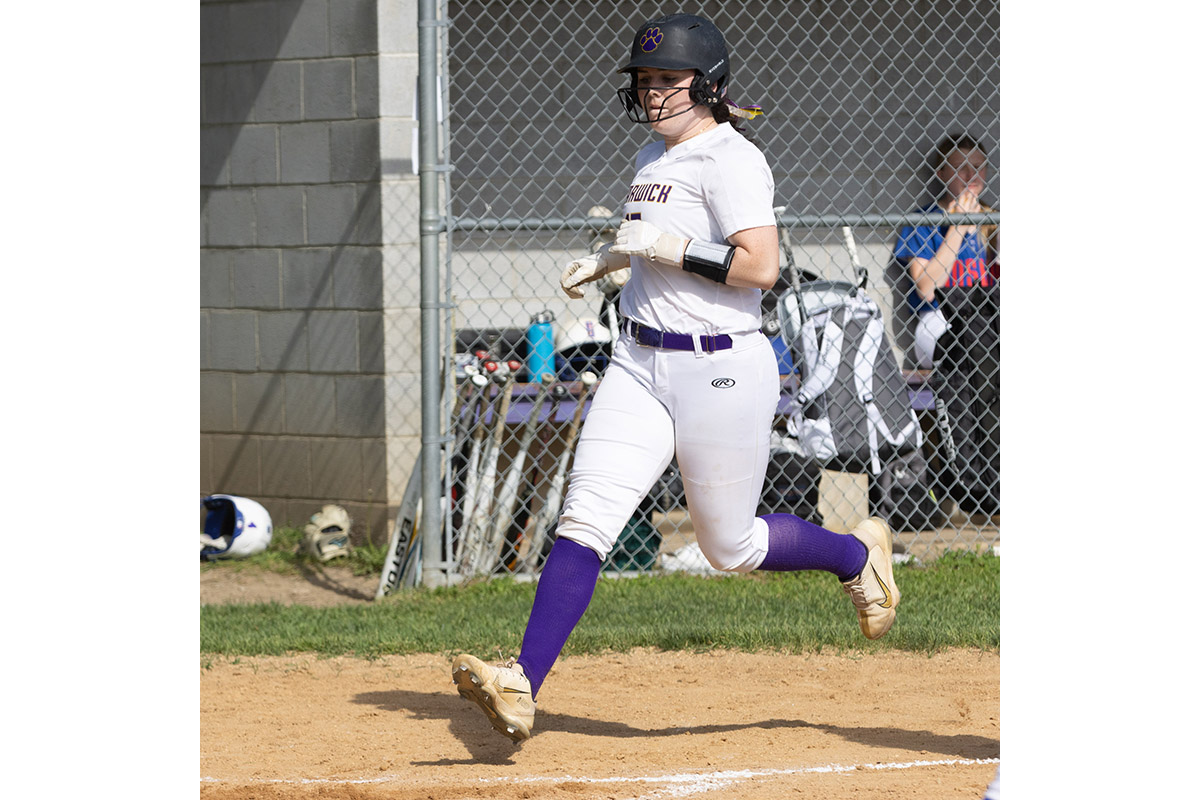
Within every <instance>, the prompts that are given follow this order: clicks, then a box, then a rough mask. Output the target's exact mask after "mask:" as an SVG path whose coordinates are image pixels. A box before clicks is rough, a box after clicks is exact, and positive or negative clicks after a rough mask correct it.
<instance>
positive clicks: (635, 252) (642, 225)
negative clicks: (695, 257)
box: [612, 219, 688, 267]
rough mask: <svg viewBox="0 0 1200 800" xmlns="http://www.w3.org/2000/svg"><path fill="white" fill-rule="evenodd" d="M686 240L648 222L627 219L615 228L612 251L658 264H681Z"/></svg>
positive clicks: (676, 265)
mask: <svg viewBox="0 0 1200 800" xmlns="http://www.w3.org/2000/svg"><path fill="white" fill-rule="evenodd" d="M687 243H688V240H687V239H685V238H684V237H682V236H676V235H675V234H673V233H663V232H662V231H660V230H659V229H658V228H656V227H654V226H653V225H651V224H650V223H649V222H644V221H643V220H640V219H627V220H625V221H624V222H622V223H621V227H619V228H617V239H616V241H615V242H613V246H612V251H613V252H614V253H623V254H625V255H627V256H641V257H642V258H650V259H653V260H655V261H657V262H659V263H660V264H670V265H672V266H675V267H679V266H682V265H683V249H684V247H686V246H687Z"/></svg>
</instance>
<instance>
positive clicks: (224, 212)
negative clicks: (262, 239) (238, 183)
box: [201, 189, 254, 247]
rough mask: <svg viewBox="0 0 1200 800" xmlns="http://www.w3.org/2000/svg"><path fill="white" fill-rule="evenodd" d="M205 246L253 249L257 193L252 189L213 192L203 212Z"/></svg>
mask: <svg viewBox="0 0 1200 800" xmlns="http://www.w3.org/2000/svg"><path fill="white" fill-rule="evenodd" d="M201 213H202V215H203V217H204V223H205V242H206V243H207V244H208V245H210V246H213V247H220V246H225V247H250V246H253V245H254V193H253V191H252V190H250V189H213V190H212V191H210V192H208V200H207V202H206V203H205V204H204V207H203V209H202V211H201Z"/></svg>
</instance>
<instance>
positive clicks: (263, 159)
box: [229, 125, 279, 185]
mask: <svg viewBox="0 0 1200 800" xmlns="http://www.w3.org/2000/svg"><path fill="white" fill-rule="evenodd" d="M278 137H279V132H278V130H277V126H275V125H243V126H241V127H240V128H238V129H237V135H236V137H235V138H234V140H233V146H232V148H231V149H230V152H229V180H230V181H231V182H232V183H234V184H242V185H245V184H262V183H276V182H277V181H278V180H279V144H278Z"/></svg>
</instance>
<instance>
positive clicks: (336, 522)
mask: <svg viewBox="0 0 1200 800" xmlns="http://www.w3.org/2000/svg"><path fill="white" fill-rule="evenodd" d="M350 522H351V519H350V515H349V514H348V513H346V509H344V508H342V507H341V506H334V505H328V506H323V507H322V508H321V510H320V511H318V512H317V513H316V514H313V515H312V517H311V518H310V521H309V523H308V524H307V525H305V526H304V549H305V550H306V551H307V552H308V553H309V554H310V555H312V556H313V557H314V558H316V559H317V560H319V561H330V560H331V559H334V558H338V557H339V556H345V555H349V554H350Z"/></svg>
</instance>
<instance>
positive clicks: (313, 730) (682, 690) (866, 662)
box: [199, 568, 1000, 800]
mask: <svg viewBox="0 0 1200 800" xmlns="http://www.w3.org/2000/svg"><path fill="white" fill-rule="evenodd" d="M376 583H377V578H374V577H366V578H356V577H354V576H353V575H351V574H349V572H347V571H345V570H340V569H337V568H331V569H326V570H324V571H321V572H317V573H313V574H310V575H307V576H302V577H286V576H279V575H268V574H262V573H248V572H237V571H234V570H220V569H217V570H210V571H206V572H203V573H201V579H200V598H201V602H204V603H222V602H259V601H269V600H277V601H279V602H281V603H306V604H311V605H336V604H345V603H368V602H371V600H370V598H371V597H372V596H373V594H374V589H375V585H376ZM900 613H901V615H903V613H904V612H903V606H901V609H900ZM480 655H482V654H480ZM200 701H201V710H200V712H201V713H200V765H199V766H200V769H199V775H200V797H201V798H203V800H247V799H249V798H258V799H260V800H274V799H275V798H304V799H307V798H323V799H331V800H342V798H345V799H346V800H377V799H378V800H382V799H383V798H388V799H389V800H418V799H420V800H452V799H454V800H457V799H458V798H485V797H486V798H496V799H497V800H510V798H511V799H512V800H516V799H517V798H551V799H553V798H576V799H582V800H590V799H591V798H613V799H614V800H635V799H636V800H650V798H676V797H702V798H706V799H707V798H712V799H713V800H715V799H716V798H722V800H724V799H725V798H730V799H732V800H741V799H742V798H745V800H750V798H753V799H754V800H775V799H776V798H785V797H786V798H794V797H798V796H803V797H805V798H809V799H810V800H832V798H845V797H850V796H853V797H855V798H864V799H865V800H871V799H873V798H905V797H908V798H981V797H982V796H983V792H984V789H985V787H986V786H987V783H988V781H990V780H991V778H992V777H993V775H994V774H995V771H996V769H997V764H998V761H999V757H1000V719H999V716H1000V657H999V655H998V654H995V653H980V652H975V651H965V650H960V651H953V652H949V653H943V654H939V655H936V656H932V657H927V656H923V655H909V654H900V653H881V654H866V653H854V654H833V653H828V654H826V653H822V654H803V655H773V654H739V653H729V652H714V653H705V654H690V653H661V652H657V651H650V650H642V651H635V652H632V653H626V654H610V655H605V656H599V657H568V658H564V659H562V660H560V662H559V663H558V664H557V665H556V666H555V669H554V671H553V672H552V673H551V674H550V676H549V678H548V679H547V680H546V683H545V685H544V687H543V690H542V692H541V694H540V695H539V702H538V714H537V718H536V725H535V729H534V736H533V738H531V739H530V740H529V741H527V742H525V743H523V744H522V745H520V746H516V745H514V744H513V743H512V742H510V741H509V740H508V739H506V738H504V737H502V736H500V735H499V734H497V733H495V732H494V731H493V730H492V728H491V726H490V725H489V724H488V723H487V721H486V719H485V718H484V716H483V714H482V713H481V712H480V711H479V710H478V709H477V708H476V707H475V706H474V705H473V704H471V703H469V702H467V701H465V700H462V699H461V698H459V697H458V695H457V693H456V692H455V690H454V688H453V686H452V684H451V681H450V663H449V659H448V658H447V657H444V656H441V655H413V656H391V657H387V658H383V659H379V660H374V661H367V660H360V659H354V658H319V657H317V656H314V655H308V654H300V655H295V656H288V657H270V658H227V659H222V658H217V659H211V660H210V659H208V658H207V657H206V658H205V659H204V663H203V664H202V665H201V667H200Z"/></svg>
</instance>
